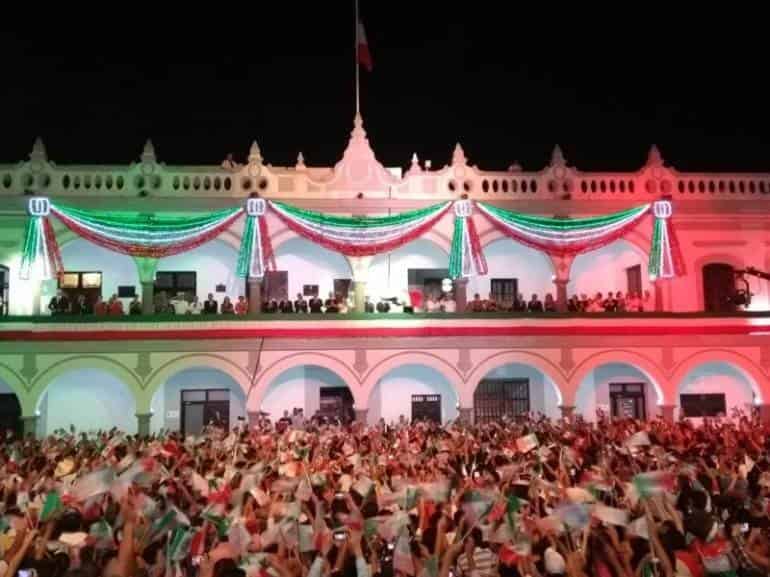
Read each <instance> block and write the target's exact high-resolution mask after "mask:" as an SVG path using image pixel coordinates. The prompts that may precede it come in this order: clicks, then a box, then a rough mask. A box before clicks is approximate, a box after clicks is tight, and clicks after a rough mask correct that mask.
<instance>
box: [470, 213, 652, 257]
mask: <svg viewBox="0 0 770 577" xmlns="http://www.w3.org/2000/svg"><path fill="white" fill-rule="evenodd" d="M476 205H477V206H478V207H479V211H480V212H481V214H483V215H484V216H485V217H486V218H487V220H488V221H489V222H490V223H491V224H492V225H493V226H494V227H495V228H497V229H498V230H499V231H500V232H502V233H503V234H505V235H506V236H508V237H510V238H512V239H514V240H516V241H518V242H520V243H522V244H526V245H527V246H531V247H532V248H536V249H538V250H542V251H545V252H547V253H549V254H554V255H566V254H579V253H581V252H586V251H589V250H593V249H595V248H599V247H601V246H604V245H607V244H609V243H611V242H613V241H614V240H617V239H618V238H620V237H622V236H623V235H624V234H626V233H627V232H628V231H630V230H631V229H632V228H634V227H635V226H636V225H638V224H639V222H641V220H642V219H643V218H644V216H645V215H647V214H648V213H649V211H650V207H651V205H649V204H645V205H642V206H638V207H636V208H631V209H628V210H624V211H621V212H616V213H613V214H608V215H605V216H592V217H588V218H548V217H544V216H533V215H529V214H522V213H519V212H513V211H510V210H504V209H502V208H499V207H496V206H493V205H491V204H486V203H484V202H477V203H476Z"/></svg>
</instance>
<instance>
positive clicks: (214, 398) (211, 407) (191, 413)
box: [180, 389, 230, 436]
mask: <svg viewBox="0 0 770 577" xmlns="http://www.w3.org/2000/svg"><path fill="white" fill-rule="evenodd" d="M180 395H181V399H180V400H181V403H180V404H181V406H182V415H181V417H182V419H181V421H182V434H183V435H185V436H187V435H199V434H201V432H202V431H203V428H204V427H206V426H207V425H212V424H213V425H216V426H218V427H222V428H224V429H225V430H229V429H230V391H229V390H228V389H194V390H183V391H182V392H181V393H180Z"/></svg>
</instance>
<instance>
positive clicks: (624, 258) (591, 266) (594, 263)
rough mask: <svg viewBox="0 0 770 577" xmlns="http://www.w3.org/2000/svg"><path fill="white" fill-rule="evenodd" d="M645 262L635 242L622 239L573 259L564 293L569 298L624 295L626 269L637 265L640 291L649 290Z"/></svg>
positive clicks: (645, 258) (640, 249)
mask: <svg viewBox="0 0 770 577" xmlns="http://www.w3.org/2000/svg"><path fill="white" fill-rule="evenodd" d="M648 262H649V253H648V252H646V251H645V250H644V249H643V248H641V247H640V246H639V245H638V244H636V242H634V241H633V240H630V239H627V238H625V237H624V238H619V239H617V240H615V241H613V242H611V243H609V244H607V245H605V246H602V247H599V248H597V249H594V250H591V251H588V252H584V253H581V254H579V255H577V256H576V257H575V259H574V260H573V261H572V265H571V266H570V270H569V279H570V280H569V283H568V284H567V292H568V294H569V295H573V294H582V293H585V294H588V295H593V294H595V293H596V292H601V293H604V294H606V293H607V292H608V291H612V292H613V293H615V292H617V291H620V292H622V293H626V292H627V291H628V282H627V277H626V269H627V268H628V267H632V266H637V265H638V266H639V267H640V269H641V281H642V282H641V284H642V291H644V290H651V288H652V287H651V283H650V278H649V272H648V270H647V266H648ZM597 273H601V274H597Z"/></svg>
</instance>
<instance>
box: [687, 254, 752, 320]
mask: <svg viewBox="0 0 770 577" xmlns="http://www.w3.org/2000/svg"><path fill="white" fill-rule="evenodd" d="M716 263H724V264H729V265H730V266H732V267H733V268H734V269H742V268H744V265H745V262H744V260H743V257H742V256H739V255H735V254H729V253H710V254H706V255H703V256H701V257H699V258H697V259H695V262H694V263H693V268H692V270H693V273H694V274H693V275H692V277H693V279H694V280H695V294H696V295H697V298H698V308H697V309H696V310H699V311H702V310H705V308H706V301H705V295H704V294H703V267H704V266H706V265H708V264H716Z"/></svg>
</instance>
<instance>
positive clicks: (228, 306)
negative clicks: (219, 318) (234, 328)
mask: <svg viewBox="0 0 770 577" xmlns="http://www.w3.org/2000/svg"><path fill="white" fill-rule="evenodd" d="M222 314H223V315H232V314H235V308H234V307H233V303H232V301H230V297H225V298H224V300H223V301H222Z"/></svg>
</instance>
